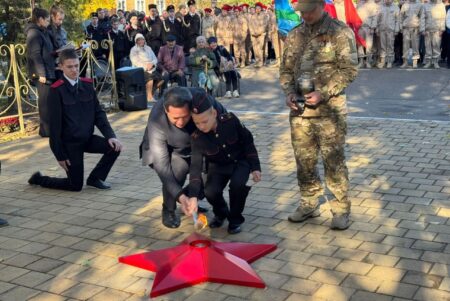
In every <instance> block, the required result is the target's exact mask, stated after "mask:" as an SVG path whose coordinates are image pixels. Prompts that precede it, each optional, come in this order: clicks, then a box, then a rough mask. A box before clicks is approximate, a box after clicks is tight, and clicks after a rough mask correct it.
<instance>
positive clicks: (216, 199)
mask: <svg viewBox="0 0 450 301" xmlns="http://www.w3.org/2000/svg"><path fill="white" fill-rule="evenodd" d="M191 112H192V119H193V120H194V123H195V125H196V127H197V129H198V130H196V131H195V132H194V133H193V134H192V136H191V148H192V155H191V166H190V169H189V174H190V178H189V202H190V203H191V204H190V205H189V206H188V208H194V209H192V211H195V204H196V203H197V198H198V196H199V193H200V188H201V173H202V169H203V167H202V165H203V158H206V162H207V164H208V169H207V178H206V183H205V188H204V194H205V197H206V199H207V200H208V202H209V203H210V204H211V205H212V206H213V212H214V215H215V216H214V220H213V221H212V222H211V223H210V224H209V226H210V227H211V228H218V227H221V226H222V224H223V222H224V221H225V219H228V233H230V234H236V233H239V232H241V224H242V223H243V222H244V220H245V218H244V216H242V212H243V211H244V207H245V201H246V199H247V196H248V193H249V191H250V187H249V186H247V181H248V177H249V174H250V173H251V174H252V177H253V181H254V182H259V181H260V180H261V166H260V163H259V158H258V152H257V151H256V147H255V144H254V143H253V136H252V133H250V131H249V130H248V129H247V128H246V127H245V126H244V125H243V124H242V123H241V122H240V121H239V119H238V118H237V117H236V115H234V114H233V113H224V114H218V113H217V110H216V109H215V108H214V107H213V106H212V103H211V101H210V100H209V98H208V97H203V98H194V99H193V100H192V109H191ZM227 184H229V197H230V206H229V207H228V205H227V203H226V202H225V199H224V198H223V190H224V189H225V186H226V185H227Z"/></svg>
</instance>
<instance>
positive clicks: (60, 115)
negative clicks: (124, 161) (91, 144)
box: [49, 77, 116, 161]
mask: <svg viewBox="0 0 450 301" xmlns="http://www.w3.org/2000/svg"><path fill="white" fill-rule="evenodd" d="M49 107H50V116H52V118H51V119H50V148H51V150H52V152H53V154H54V155H55V157H56V159H57V160H58V161H62V160H66V159H67V158H68V157H67V153H66V147H67V146H66V145H67V144H68V143H84V142H87V141H88V140H89V138H90V137H91V136H92V135H93V133H94V126H96V127H97V128H98V129H99V130H100V132H101V133H102V134H103V136H104V137H105V138H106V139H110V138H115V137H116V135H115V134H114V131H113V129H112V128H111V126H110V124H109V121H108V118H107V117H106V113H105V111H103V109H102V108H101V107H100V104H99V102H98V99H97V94H96V93H95V90H94V88H93V86H92V80H91V79H86V78H79V79H78V83H77V84H76V85H75V86H72V85H71V84H70V83H69V81H68V80H67V79H66V78H65V77H63V79H60V80H58V81H56V82H55V83H54V84H53V85H52V87H51V92H50V96H49Z"/></svg>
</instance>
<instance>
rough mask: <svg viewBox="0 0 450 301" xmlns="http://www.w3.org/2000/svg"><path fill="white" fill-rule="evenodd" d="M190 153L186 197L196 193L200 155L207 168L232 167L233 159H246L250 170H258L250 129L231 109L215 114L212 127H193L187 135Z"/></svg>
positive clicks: (257, 159)
mask: <svg viewBox="0 0 450 301" xmlns="http://www.w3.org/2000/svg"><path fill="white" fill-rule="evenodd" d="M191 146H192V157H191V165H190V169H189V197H198V196H199V194H200V189H201V183H202V181H201V174H202V170H203V158H205V159H206V161H207V162H208V170H209V172H214V171H216V170H219V171H224V170H231V171H232V170H233V169H234V166H235V164H236V163H238V162H239V161H246V162H247V163H248V164H249V165H250V170H251V171H256V170H258V171H261V165H260V163H259V158H258V152H257V151H256V147H255V144H254V143H253V136H252V133H251V132H250V131H249V130H248V129H247V128H246V127H245V126H244V125H243V124H242V123H241V122H240V120H239V118H237V117H236V115H234V114H233V113H225V114H221V115H218V116H217V128H216V130H215V131H211V132H209V133H203V132H201V131H200V130H196V131H195V132H194V133H193V134H192V139H191Z"/></svg>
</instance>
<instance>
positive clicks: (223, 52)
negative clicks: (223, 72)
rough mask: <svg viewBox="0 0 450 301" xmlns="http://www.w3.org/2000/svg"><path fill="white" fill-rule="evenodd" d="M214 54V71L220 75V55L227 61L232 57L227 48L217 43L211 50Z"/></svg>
mask: <svg viewBox="0 0 450 301" xmlns="http://www.w3.org/2000/svg"><path fill="white" fill-rule="evenodd" d="M213 53H214V55H215V56H216V61H217V65H216V67H214V71H216V74H217V75H220V57H221V56H223V57H224V58H226V59H227V61H232V60H233V57H232V56H231V54H230V53H229V52H228V50H227V49H226V48H225V47H223V46H222V45H218V46H217V47H216V49H214V50H213Z"/></svg>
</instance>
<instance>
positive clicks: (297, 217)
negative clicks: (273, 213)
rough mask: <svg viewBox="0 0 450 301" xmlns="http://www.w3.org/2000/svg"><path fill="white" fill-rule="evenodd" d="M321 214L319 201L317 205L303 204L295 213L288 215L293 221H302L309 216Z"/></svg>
mask: <svg viewBox="0 0 450 301" xmlns="http://www.w3.org/2000/svg"><path fill="white" fill-rule="evenodd" d="M318 216H320V209H319V202H317V204H316V205H309V204H303V203H302V204H301V205H300V206H298V208H297V210H295V212H294V213H292V214H291V215H289V216H288V220H289V221H290V222H292V223H301V222H303V221H305V220H307V219H308V218H314V217H318Z"/></svg>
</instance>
